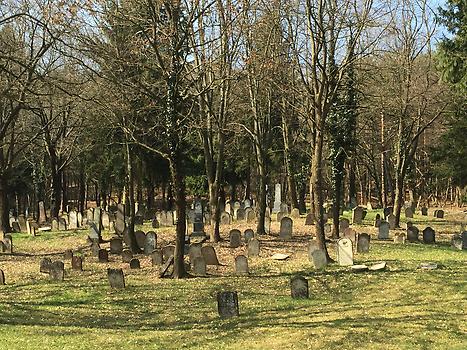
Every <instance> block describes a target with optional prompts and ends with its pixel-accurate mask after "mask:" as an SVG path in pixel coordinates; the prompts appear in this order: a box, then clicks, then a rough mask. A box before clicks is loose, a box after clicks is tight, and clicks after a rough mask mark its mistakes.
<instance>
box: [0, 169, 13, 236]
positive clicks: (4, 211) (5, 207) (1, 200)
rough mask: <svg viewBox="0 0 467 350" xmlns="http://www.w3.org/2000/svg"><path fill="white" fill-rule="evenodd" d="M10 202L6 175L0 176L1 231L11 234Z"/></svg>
mask: <svg viewBox="0 0 467 350" xmlns="http://www.w3.org/2000/svg"><path fill="white" fill-rule="evenodd" d="M9 204H10V203H9V200H8V191H7V181H6V178H5V175H4V174H1V175H0V231H2V232H3V233H8V232H11V227H10V215H9V211H10V205H9Z"/></svg>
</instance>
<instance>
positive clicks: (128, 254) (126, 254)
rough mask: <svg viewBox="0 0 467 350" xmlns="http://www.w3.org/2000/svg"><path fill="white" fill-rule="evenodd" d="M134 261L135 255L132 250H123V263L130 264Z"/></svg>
mask: <svg viewBox="0 0 467 350" xmlns="http://www.w3.org/2000/svg"><path fill="white" fill-rule="evenodd" d="M131 259H133V253H132V252H131V250H130V249H123V251H122V261H123V262H124V263H129V262H130V261H131Z"/></svg>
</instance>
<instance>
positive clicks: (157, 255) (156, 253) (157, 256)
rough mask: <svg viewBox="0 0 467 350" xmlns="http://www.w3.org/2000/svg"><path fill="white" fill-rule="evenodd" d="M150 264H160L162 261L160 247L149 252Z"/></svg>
mask: <svg viewBox="0 0 467 350" xmlns="http://www.w3.org/2000/svg"><path fill="white" fill-rule="evenodd" d="M151 263H152V266H160V265H162V264H163V263H164V259H163V256H162V249H154V250H153V251H152V253H151Z"/></svg>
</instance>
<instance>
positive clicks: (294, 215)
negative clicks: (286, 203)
mask: <svg viewBox="0 0 467 350" xmlns="http://www.w3.org/2000/svg"><path fill="white" fill-rule="evenodd" d="M290 217H291V218H292V219H298V218H300V210H299V209H298V208H293V209H292V211H291V212H290Z"/></svg>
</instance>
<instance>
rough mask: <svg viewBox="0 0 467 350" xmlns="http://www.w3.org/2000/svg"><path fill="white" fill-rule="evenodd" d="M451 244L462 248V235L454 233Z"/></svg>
mask: <svg viewBox="0 0 467 350" xmlns="http://www.w3.org/2000/svg"><path fill="white" fill-rule="evenodd" d="M451 246H452V247H453V248H454V249H458V250H462V237H461V236H460V235H457V234H456V235H454V236H452V238H451Z"/></svg>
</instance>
